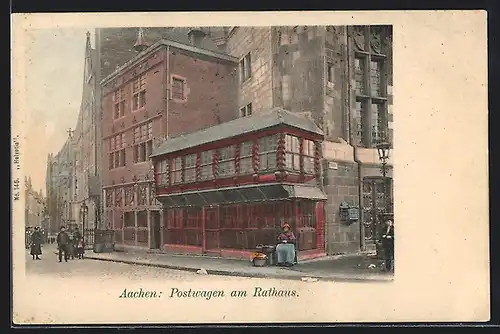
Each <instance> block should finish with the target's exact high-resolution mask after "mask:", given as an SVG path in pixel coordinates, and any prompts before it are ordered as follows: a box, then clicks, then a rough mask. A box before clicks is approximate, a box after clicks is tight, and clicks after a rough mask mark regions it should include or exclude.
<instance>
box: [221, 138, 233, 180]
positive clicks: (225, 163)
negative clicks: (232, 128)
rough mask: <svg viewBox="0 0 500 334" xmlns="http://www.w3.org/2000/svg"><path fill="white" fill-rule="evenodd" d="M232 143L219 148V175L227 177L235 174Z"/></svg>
mask: <svg viewBox="0 0 500 334" xmlns="http://www.w3.org/2000/svg"><path fill="white" fill-rule="evenodd" d="M234 158H235V156H234V145H231V146H227V147H224V148H221V149H219V176H220V177H229V176H233V175H234V174H235V170H234Z"/></svg>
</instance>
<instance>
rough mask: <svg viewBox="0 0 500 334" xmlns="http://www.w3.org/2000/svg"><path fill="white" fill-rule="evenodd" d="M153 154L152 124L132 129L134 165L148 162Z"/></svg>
mask: <svg viewBox="0 0 500 334" xmlns="http://www.w3.org/2000/svg"><path fill="white" fill-rule="evenodd" d="M151 153H153V122H148V123H145V124H142V125H138V126H136V127H135V128H134V163H138V162H144V161H148V160H149V156H150V155H151Z"/></svg>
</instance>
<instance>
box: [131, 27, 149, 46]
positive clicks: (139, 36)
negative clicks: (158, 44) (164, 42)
mask: <svg viewBox="0 0 500 334" xmlns="http://www.w3.org/2000/svg"><path fill="white" fill-rule="evenodd" d="M148 46H149V45H148V43H147V42H146V38H145V37H144V30H143V29H142V28H139V31H138V32H137V40H136V41H135V44H134V50H135V51H137V52H142V51H144V50H146V49H147V48H148Z"/></svg>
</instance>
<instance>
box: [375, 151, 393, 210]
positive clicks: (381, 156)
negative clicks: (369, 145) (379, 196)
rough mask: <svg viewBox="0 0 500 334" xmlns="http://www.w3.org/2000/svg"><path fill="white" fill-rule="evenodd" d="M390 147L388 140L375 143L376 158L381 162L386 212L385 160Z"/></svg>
mask: <svg viewBox="0 0 500 334" xmlns="http://www.w3.org/2000/svg"><path fill="white" fill-rule="evenodd" d="M390 149H391V145H390V144H389V143H388V142H385V141H384V142H381V143H379V144H377V152H378V158H379V160H380V162H381V164H382V176H383V182H384V211H385V212H386V213H388V211H389V205H388V196H387V193H388V191H387V183H388V182H387V162H388V160H389V151H390Z"/></svg>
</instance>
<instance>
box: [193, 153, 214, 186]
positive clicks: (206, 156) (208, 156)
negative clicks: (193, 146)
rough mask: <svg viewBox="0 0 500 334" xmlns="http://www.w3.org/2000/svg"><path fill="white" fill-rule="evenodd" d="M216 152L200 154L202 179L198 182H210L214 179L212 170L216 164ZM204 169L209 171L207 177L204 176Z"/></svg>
mask: <svg viewBox="0 0 500 334" xmlns="http://www.w3.org/2000/svg"><path fill="white" fill-rule="evenodd" d="M214 152H215V151H214V150H207V151H203V152H200V178H199V180H197V181H208V180H213V179H214V173H213V170H212V165H213V162H214ZM205 159H206V160H205ZM207 161H208V162H207ZM204 168H207V169H208V176H207V177H204V174H203V170H204Z"/></svg>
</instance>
